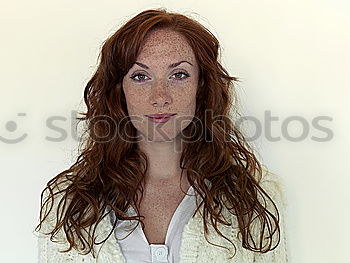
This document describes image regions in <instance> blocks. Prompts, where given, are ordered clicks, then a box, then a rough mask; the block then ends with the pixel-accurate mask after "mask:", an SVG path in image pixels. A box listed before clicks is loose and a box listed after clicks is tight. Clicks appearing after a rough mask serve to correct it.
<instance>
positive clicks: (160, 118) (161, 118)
mask: <svg viewBox="0 0 350 263" xmlns="http://www.w3.org/2000/svg"><path fill="white" fill-rule="evenodd" d="M174 115H176V113H162V114H149V115H146V116H147V117H148V118H149V119H150V120H151V121H152V122H154V123H165V122H167V121H168V120H169V119H170V118H171V117H172V116H174Z"/></svg>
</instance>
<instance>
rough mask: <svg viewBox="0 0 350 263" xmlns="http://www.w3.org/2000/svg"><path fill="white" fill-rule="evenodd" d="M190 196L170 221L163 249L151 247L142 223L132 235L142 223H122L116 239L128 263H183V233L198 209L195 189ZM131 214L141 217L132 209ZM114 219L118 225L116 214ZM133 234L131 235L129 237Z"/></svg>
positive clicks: (189, 190)
mask: <svg viewBox="0 0 350 263" xmlns="http://www.w3.org/2000/svg"><path fill="white" fill-rule="evenodd" d="M187 194H189V195H185V197H184V198H183V199H182V200H181V202H180V204H179V205H178V207H177V208H176V210H175V212H174V214H173V216H172V218H171V220H170V224H169V226H168V229H167V233H166V238H165V244H163V245H160V244H149V243H148V241H147V238H146V236H145V234H144V232H143V230H142V227H141V223H139V224H138V226H137V227H136V229H135V230H134V231H132V229H133V228H134V227H135V226H136V224H137V223H138V222H137V221H136V220H118V223H117V225H116V228H115V235H116V238H117V239H118V243H119V245H120V247H121V250H122V252H123V255H124V257H125V258H126V260H127V263H141V262H142V263H163V262H164V263H165V262H167V263H178V262H179V261H180V257H179V252H180V245H181V237H182V232H183V229H184V226H185V225H186V223H187V222H188V221H189V219H190V218H191V216H192V215H193V213H194V210H195V209H196V200H195V198H196V196H195V193H194V189H193V187H192V186H190V187H189V189H188V191H187ZM127 214H128V215H129V216H131V215H132V216H134V215H137V214H136V211H135V210H134V208H133V207H132V206H130V207H129V209H128V210H127ZM111 215H112V219H111V220H112V223H113V222H115V214H114V213H113V214H111ZM131 231H132V232H131ZM130 232H131V234H130V235H129V236H127V235H128V233H130ZM124 237H125V238H124ZM123 238H124V239H123Z"/></svg>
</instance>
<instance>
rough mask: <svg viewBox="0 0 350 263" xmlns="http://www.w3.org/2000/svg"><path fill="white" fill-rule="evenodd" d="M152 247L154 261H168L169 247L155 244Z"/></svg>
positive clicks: (156, 262)
mask: <svg viewBox="0 0 350 263" xmlns="http://www.w3.org/2000/svg"><path fill="white" fill-rule="evenodd" d="M151 248H152V262H155V263H158V262H168V259H167V258H168V247H167V246H166V245H154V244H151Z"/></svg>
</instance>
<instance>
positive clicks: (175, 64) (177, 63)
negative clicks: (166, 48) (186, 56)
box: [135, 60, 193, 69]
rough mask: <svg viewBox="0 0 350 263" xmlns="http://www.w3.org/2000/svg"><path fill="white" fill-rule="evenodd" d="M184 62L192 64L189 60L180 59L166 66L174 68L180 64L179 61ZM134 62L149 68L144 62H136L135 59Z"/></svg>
mask: <svg viewBox="0 0 350 263" xmlns="http://www.w3.org/2000/svg"><path fill="white" fill-rule="evenodd" d="M184 62H186V63H188V64H190V65H191V66H193V65H192V63H190V62H188V61H186V60H181V61H179V62H175V63H172V64H170V65H169V66H168V68H175V67H176V66H178V65H180V64H181V63H184ZM135 64H137V65H139V66H140V67H142V68H145V69H149V67H148V66H147V65H145V64H143V63H141V62H137V61H136V62H135Z"/></svg>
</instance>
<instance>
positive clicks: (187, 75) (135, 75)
mask: <svg viewBox="0 0 350 263" xmlns="http://www.w3.org/2000/svg"><path fill="white" fill-rule="evenodd" d="M175 74H183V75H185V77H183V78H180V79H179V80H183V79H186V78H188V77H189V76H190V75H189V74H187V73H186V72H183V71H179V72H176V73H174V74H173V75H175ZM137 76H146V75H145V74H142V73H136V74H134V75H132V76H131V77H130V78H131V79H132V80H134V81H136V82H143V81H145V80H135V77H137Z"/></svg>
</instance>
